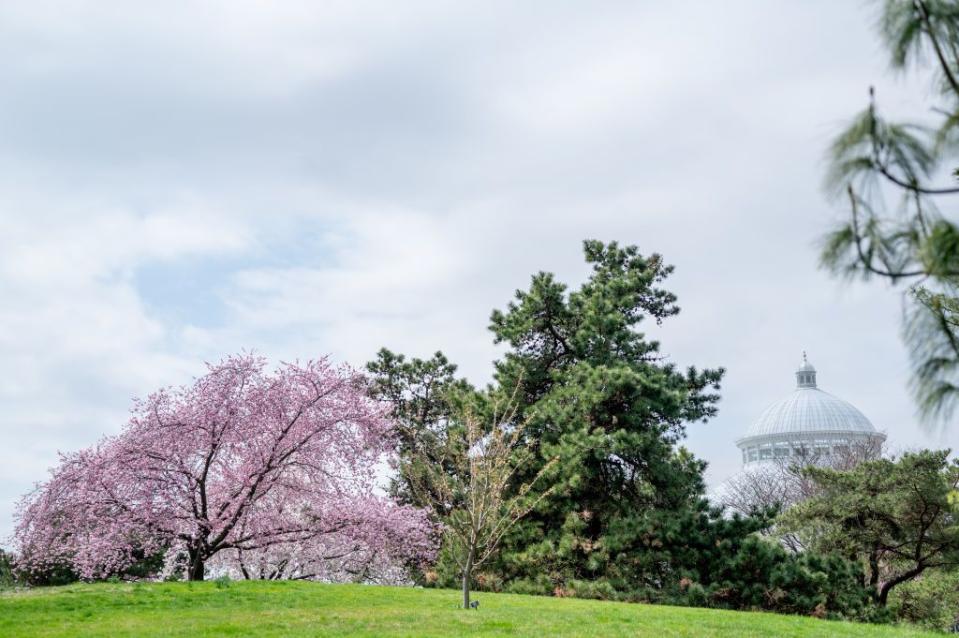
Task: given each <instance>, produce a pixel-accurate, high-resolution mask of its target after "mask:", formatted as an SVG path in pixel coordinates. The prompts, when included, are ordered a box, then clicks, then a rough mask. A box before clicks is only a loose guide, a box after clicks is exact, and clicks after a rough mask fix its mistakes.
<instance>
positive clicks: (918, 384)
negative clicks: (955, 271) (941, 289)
mask: <svg viewBox="0 0 959 638" xmlns="http://www.w3.org/2000/svg"><path fill="white" fill-rule="evenodd" d="M912 294H913V297H914V300H915V303H914V304H911V306H910V307H909V310H908V314H907V320H906V329H905V340H906V343H907V344H908V345H909V348H910V357H911V359H912V361H913V369H914V377H913V380H912V389H913V392H914V394H915V396H916V400H917V401H918V404H919V411H920V414H922V415H923V416H924V417H926V418H927V419H930V420H943V421H944V420H946V419H949V418H950V417H951V416H952V415H953V414H954V413H955V409H956V407H957V406H959V299H957V298H956V297H952V296H949V295H944V294H941V293H934V292H932V291H930V290H927V289H926V288H916V289H915V290H914V291H913V293H912Z"/></svg>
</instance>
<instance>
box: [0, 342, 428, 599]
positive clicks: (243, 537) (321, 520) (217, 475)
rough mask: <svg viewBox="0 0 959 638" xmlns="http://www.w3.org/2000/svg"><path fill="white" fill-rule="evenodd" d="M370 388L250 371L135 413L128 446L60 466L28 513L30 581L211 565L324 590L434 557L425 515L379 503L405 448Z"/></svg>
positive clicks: (337, 377)
mask: <svg viewBox="0 0 959 638" xmlns="http://www.w3.org/2000/svg"><path fill="white" fill-rule="evenodd" d="M363 386H364V384H363V380H362V378H361V377H360V376H358V375H357V374H356V373H354V372H353V371H352V370H351V369H349V368H347V367H343V366H341V367H336V366H333V365H331V364H330V363H329V362H328V361H327V360H326V359H320V360H318V361H311V362H308V363H306V364H305V365H300V364H283V365H282V366H280V367H279V368H278V369H277V370H276V371H274V372H270V371H268V370H267V369H266V361H265V360H264V359H262V358H260V357H256V356H253V355H239V356H234V357H230V358H227V359H225V360H224V361H222V362H221V363H219V364H216V365H210V366H209V371H208V372H207V374H206V375H204V376H203V377H201V378H199V379H197V380H196V382H195V383H194V384H193V385H192V386H187V387H182V388H178V389H163V390H160V391H158V392H156V393H154V394H152V395H150V396H149V397H148V398H147V399H146V400H140V401H137V402H136V403H135V405H134V408H133V414H132V417H131V419H130V421H129V423H128V424H127V425H126V427H125V428H124V430H123V431H122V432H121V433H120V434H119V435H118V436H115V437H110V438H107V439H104V440H103V441H101V442H100V443H99V444H98V445H96V446H94V447H93V448H90V449H87V450H83V451H80V452H75V453H71V454H66V455H62V457H61V462H60V465H59V466H58V467H57V468H55V469H54V470H53V472H52V477H51V478H50V480H49V481H47V482H46V483H44V484H42V485H40V486H39V487H38V488H37V489H36V490H35V491H34V492H32V493H31V494H28V495H27V496H26V497H25V498H24V499H23V501H22V502H21V504H20V508H19V512H18V521H17V528H16V531H15V541H16V544H17V547H18V550H19V553H20V555H21V559H20V561H21V567H22V568H25V569H43V568H45V567H48V566H50V565H51V564H56V563H60V564H62V563H64V562H66V563H68V564H71V565H72V566H73V568H74V569H75V570H76V571H77V572H78V573H79V574H80V575H81V576H83V577H86V578H96V577H103V576H106V575H109V574H115V573H119V572H122V571H123V570H124V569H126V568H128V567H129V566H130V565H131V564H133V563H134V562H135V561H136V560H137V559H138V558H142V557H143V556H150V555H157V554H158V553H160V552H165V553H166V554H167V557H168V562H169V559H170V558H171V557H177V556H178V557H181V559H182V562H183V563H184V565H185V567H186V571H187V574H188V577H189V578H190V579H193V580H200V579H202V578H203V577H204V573H205V569H206V564H207V562H208V561H210V560H211V559H213V558H214V557H216V561H215V562H216V563H217V564H218V565H229V566H233V567H235V568H236V569H238V570H240V571H242V572H243V573H244V574H245V575H247V576H248V577H277V574H279V575H281V576H282V575H289V576H292V577H313V576H321V577H323V576H328V569H329V566H330V565H340V566H343V567H349V566H350V565H352V566H353V567H354V568H356V566H357V565H358V564H366V565H371V564H373V563H377V564H384V561H387V562H389V561H394V562H395V561H411V560H412V561H415V560H420V559H423V558H426V557H428V556H429V555H430V553H431V552H432V541H431V538H432V534H431V529H430V525H429V522H428V520H427V517H426V515H425V513H424V512H422V511H421V510H417V509H415V508H412V507H404V506H400V505H397V504H395V503H394V502H392V501H391V500H389V499H388V498H386V497H384V496H380V495H378V494H377V493H376V491H375V478H376V476H375V474H376V468H377V466H378V465H379V464H380V463H382V462H383V461H384V460H385V459H386V458H388V456H389V454H390V453H391V452H392V451H393V449H394V446H395V442H394V438H393V428H392V425H391V422H390V420H389V419H388V418H387V416H386V412H385V409H384V408H383V406H381V405H379V404H377V403H376V402H374V401H372V400H371V399H370V398H369V397H368V396H367V395H366V393H365V392H364V389H363ZM244 561H248V562H249V563H248V564H247V563H245V562H244ZM351 561H354V562H352V563H351Z"/></svg>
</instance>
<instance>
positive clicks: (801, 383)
mask: <svg viewBox="0 0 959 638" xmlns="http://www.w3.org/2000/svg"><path fill="white" fill-rule="evenodd" d="M796 387H797V388H815V387H816V368H814V367H812V364H811V363H809V359H807V358H806V351H805V350H803V351H802V363H801V364H799V369H798V370H796Z"/></svg>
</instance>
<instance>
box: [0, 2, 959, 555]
mask: <svg viewBox="0 0 959 638" xmlns="http://www.w3.org/2000/svg"><path fill="white" fill-rule="evenodd" d="M398 6H402V7H403V9H404V10H403V11H402V12H399V11H397V7H398ZM874 11H875V6H874V5H873V4H871V3H869V4H864V3H862V2H834V1H817V2H785V1H783V2H774V1H769V0H756V1H753V2H683V3H662V2H659V3H652V2H645V3H641V2H622V3H614V2H605V3H594V2H581V3H557V2H523V3H516V2H492V1H489V0H487V1H485V2H482V3H464V2H436V3H430V2H420V3H414V2H405V3H401V5H399V4H397V3H392V2H382V3H369V2H358V1H356V0H350V1H349V2H329V1H328V2H323V3H318V2H302V3H298V2H240V1H237V0H228V1H227V0H224V1H223V2H209V3H199V4H197V3H190V2H180V1H171V2H163V3H145V2H144V3H137V2H129V1H124V2H116V3H111V2H104V1H98V2H89V3H86V2H56V3H54V2H49V3H48V2H44V1H41V0H32V1H31V2H17V3H14V2H8V3H3V4H2V5H0V538H2V537H4V536H6V535H7V534H8V533H9V532H10V530H11V528H12V524H13V519H12V515H13V510H14V503H15V501H16V499H17V498H18V496H19V495H20V494H22V493H24V492H25V491H27V490H28V489H30V487H31V485H32V484H33V483H34V482H36V481H39V480H42V479H43V478H44V477H45V473H46V470H47V468H48V467H50V466H51V465H53V464H54V463H55V462H56V459H57V451H58V450H64V451H67V450H74V449H77V448H79V447H83V446H86V445H90V444H92V443H93V442H95V441H96V440H97V439H98V438H99V437H101V436H103V435H104V434H108V433H115V432H117V431H118V430H119V429H120V427H121V426H122V424H123V423H124V421H125V419H126V414H127V410H128V409H129V407H130V405H131V398H132V397H134V396H139V395H143V394H145V393H147V392H149V391H151V390H153V389H155V388H157V387H160V386H164V385H170V384H180V383H185V382H188V381H189V380H190V379H191V378H192V377H193V376H194V375H196V374H198V373H200V372H202V370H203V362H204V361H206V360H216V359H219V358H220V357H221V356H223V355H225V354H228V353H232V352H236V351H238V350H240V349H255V350H257V351H258V352H260V353H262V354H264V355H266V356H268V357H270V358H271V359H273V360H278V359H290V358H295V357H298V358H300V359H306V358H311V357H316V356H319V355H322V354H325V353H331V354H332V355H333V356H334V357H335V358H337V359H340V360H345V361H348V362H351V363H353V364H355V365H362V364H363V363H364V362H365V361H367V360H368V359H370V358H371V357H372V355H373V354H374V353H375V351H376V350H377V349H378V348H379V347H381V346H388V347H390V348H391V349H394V350H397V351H400V352H405V353H408V354H412V355H421V356H422V355H428V354H430V353H431V352H433V351H435V350H437V349H442V350H443V351H444V352H446V353H447V354H448V355H449V356H450V358H451V359H452V360H454V361H456V362H457V363H459V365H460V369H461V371H462V372H463V373H464V374H465V375H466V376H468V377H469V378H470V379H471V380H472V381H474V382H476V383H484V382H485V381H487V380H488V379H489V376H490V372H491V361H492V360H493V359H494V358H495V357H496V356H497V348H494V347H493V345H492V342H491V339H490V335H489V333H488V332H487V330H486V326H487V319H488V317H489V313H490V310H491V309H493V308H497V307H498V308H502V307H503V306H504V305H505V303H506V302H507V301H508V300H509V299H510V297H511V295H512V293H513V291H514V290H515V289H516V288H520V287H526V286H527V284H528V282H529V277H530V275H531V274H532V273H534V272H535V271H538V270H547V271H553V272H555V273H557V275H558V276H559V277H560V278H561V279H563V280H565V281H568V282H570V283H572V284H576V283H579V282H581V281H582V280H583V278H584V277H585V275H586V273H587V271H586V268H585V266H584V264H583V260H582V253H581V241H582V240H583V239H584V238H596V239H602V240H607V241H608V240H617V241H619V242H621V243H628V244H638V245H639V246H640V248H641V250H642V251H643V252H646V253H650V252H659V253H661V254H663V255H664V257H665V259H666V260H667V261H668V262H669V263H672V264H675V266H676V272H675V275H674V276H673V277H672V279H671V280H670V282H669V284H668V285H669V287H671V288H672V289H673V290H674V291H675V292H676V293H677V294H678V295H679V300H680V305H681V306H682V313H681V315H680V316H679V317H677V318H675V319H672V320H670V321H669V322H668V323H667V324H665V325H664V326H663V328H662V329H659V330H655V331H654V332H655V335H656V337H657V338H660V339H661V340H662V343H663V350H664V352H665V353H666V354H668V355H669V356H670V357H671V359H672V360H673V361H675V362H676V363H678V364H680V365H683V366H685V365H688V364H696V365H699V366H719V365H722V366H725V367H726V368H728V373H727V377H726V380H725V382H724V387H723V391H722V394H723V399H722V402H721V404H720V414H719V416H718V417H717V418H715V419H714V420H712V421H711V422H709V423H707V424H694V425H692V426H690V428H689V439H688V445H689V447H691V448H692V450H694V451H695V452H696V453H697V454H699V455H700V456H702V457H704V458H705V459H706V460H708V461H709V463H710V469H709V479H710V481H711V482H714V483H715V482H717V481H721V480H722V479H724V478H726V476H728V475H729V474H730V473H732V472H734V471H735V470H736V469H737V468H738V466H739V463H740V460H739V454H738V452H737V450H736V448H735V446H734V443H733V442H734V440H735V439H736V438H737V437H738V436H740V435H741V434H742V433H743V432H744V430H745V429H746V428H747V427H748V425H749V423H750V422H751V421H752V420H753V419H754V418H755V417H756V416H758V414H759V413H760V412H761V410H762V409H763V408H764V407H765V406H766V405H767V404H768V403H770V402H772V401H774V400H776V399H779V398H781V397H782V396H783V395H785V394H788V393H789V392H790V391H791V389H792V387H793V385H794V378H793V374H792V373H793V370H794V369H795V367H796V365H797V364H798V362H799V359H800V354H801V351H802V350H803V349H806V350H807V351H808V352H809V358H810V361H812V362H813V363H814V364H815V365H816V367H817V368H818V370H819V383H820V387H821V388H823V389H825V390H827V391H829V392H832V393H833V394H836V395H838V396H840V397H843V398H845V399H847V400H849V401H851V402H852V403H853V404H854V405H856V406H857V407H859V408H860V409H861V410H862V411H863V412H864V413H865V414H866V415H867V416H868V417H869V418H870V419H872V421H873V423H874V424H875V425H876V426H877V427H878V428H879V429H881V430H884V431H886V432H887V433H888V434H889V437H890V439H891V441H892V443H893V445H894V446H895V447H910V446H916V445H930V446H932V445H940V446H944V445H954V444H955V443H956V442H957V441H959V428H955V431H954V432H950V433H947V434H946V435H932V434H926V433H924V431H923V430H921V429H920V428H919V427H918V425H917V423H916V421H915V418H914V410H913V406H912V404H911V401H910V398H909V396H908V394H907V392H906V389H905V388H906V379H907V376H908V369H907V361H906V357H905V352H904V350H903V348H902V346H901V344H900V342H899V332H898V325H899V315H900V296H899V293H898V292H897V291H896V290H894V289H890V288H888V287H886V286H884V285H882V284H879V283H876V284H871V285H863V284H843V283H841V282H837V281H835V280H833V279H831V278H830V277H829V276H828V275H826V274H825V273H823V272H821V271H819V270H817V267H816V257H817V251H816V241H817V238H818V237H819V236H820V235H821V234H822V233H823V232H824V231H825V230H826V229H827V228H828V227H829V226H830V224H831V223H833V222H834V221H836V220H837V219H839V218H840V217H841V216H842V214H843V210H842V208H841V207H840V206H838V205H834V204H831V203H829V202H828V201H826V199H825V198H824V196H823V193H822V190H821V187H820V185H821V178H822V173H823V156H824V149H825V147H826V146H827V144H828V143H829V140H830V138H831V137H832V135H833V134H835V132H836V131H837V130H838V129H839V128H840V127H841V126H842V124H843V122H845V121H846V120H847V119H848V118H849V117H850V116H851V115H853V114H854V113H855V112H856V111H857V110H859V109H861V108H862V107H863V106H864V105H865V98H866V95H867V88H868V86H869V85H870V84H874V85H875V86H876V87H877V91H878V95H879V98H880V100H881V102H882V104H883V105H884V107H886V108H887V110H891V111H894V112H909V111H910V110H911V109H921V108H924V104H925V102H924V98H926V97H928V95H929V91H928V86H926V85H925V84H924V83H923V82H914V83H912V84H909V83H907V81H906V80H904V79H903V78H897V77H894V76H892V75H890V73H889V72H888V70H887V67H886V61H885V57H884V55H883V54H882V51H881V48H880V46H879V42H878V40H877V38H876V37H875V34H874V32H873V29H872V25H873V22H874V18H875V15H874Z"/></svg>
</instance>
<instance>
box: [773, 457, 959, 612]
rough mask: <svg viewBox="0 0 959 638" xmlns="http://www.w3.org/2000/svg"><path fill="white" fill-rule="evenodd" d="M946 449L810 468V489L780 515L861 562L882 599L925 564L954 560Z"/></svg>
mask: <svg viewBox="0 0 959 638" xmlns="http://www.w3.org/2000/svg"><path fill="white" fill-rule="evenodd" d="M947 457H948V453H947V452H930V451H924V452H919V453H913V454H905V455H903V456H902V458H900V459H899V460H897V461H893V460H890V459H879V460H875V461H866V462H864V463H861V464H860V465H858V466H856V467H855V468H853V469H851V470H846V471H838V470H832V469H827V468H817V467H809V468H806V469H805V470H804V472H805V474H806V476H807V477H808V478H810V479H811V480H812V481H813V482H814V483H815V484H816V486H817V488H818V489H817V492H816V494H815V495H814V496H813V497H812V498H810V499H808V500H806V501H804V502H802V503H800V504H798V505H796V506H794V507H792V508H790V509H789V510H787V511H786V512H785V513H784V514H783V516H782V521H781V523H782V528H783V529H784V530H786V531H790V532H792V533H794V534H796V535H797V536H798V537H799V538H801V539H802V541H803V543H804V544H805V546H806V547H808V548H810V549H811V550H813V551H818V552H820V553H824V554H828V553H837V554H840V555H843V556H849V557H851V558H855V559H856V560H858V561H860V562H861V564H862V565H863V566H864V568H865V570H866V579H865V583H866V584H868V586H869V587H870V588H871V589H872V592H873V596H874V597H875V599H876V601H877V602H878V603H879V604H880V605H885V604H886V603H887V601H888V597H889V593H890V591H892V589H893V588H895V587H896V586H898V585H900V584H902V583H905V582H908V581H910V580H913V579H915V578H916V577H918V576H920V575H921V574H922V573H923V572H925V571H926V570H928V569H935V568H940V569H951V568H954V567H956V566H959V525H957V524H956V514H957V510H956V499H955V494H956V486H957V484H959V462H956V461H952V462H950V461H949V460H948V458H947Z"/></svg>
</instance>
